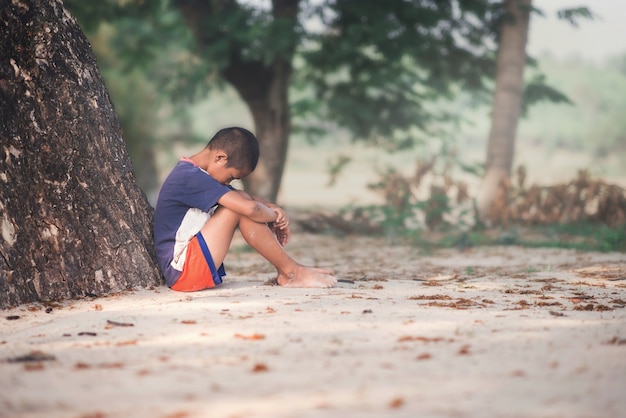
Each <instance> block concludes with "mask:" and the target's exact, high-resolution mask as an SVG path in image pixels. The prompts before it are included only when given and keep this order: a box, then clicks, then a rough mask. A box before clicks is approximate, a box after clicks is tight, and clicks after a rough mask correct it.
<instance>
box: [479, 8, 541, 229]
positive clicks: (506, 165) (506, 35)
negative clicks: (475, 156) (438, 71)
mask: <svg viewBox="0 0 626 418" xmlns="http://www.w3.org/2000/svg"><path fill="white" fill-rule="evenodd" d="M505 4H506V17H505V19H504V21H503V23H502V28H501V32H500V45H499V48H498V57H497V72H496V87H495V93H494V97H493V109H492V113H491V129H490V132H489V140H488V143H487V158H486V164H485V175H484V177H483V180H482V184H481V187H480V190H479V194H478V199H477V207H478V213H479V217H480V218H481V219H482V220H483V221H490V222H497V221H499V220H500V216H501V212H502V209H503V205H505V204H506V202H505V200H506V189H507V184H508V182H509V179H510V177H511V168H512V165H513V157H514V154H515V136H516V132H517V122H518V120H519V117H520V109H521V103H522V94H523V90H524V67H525V66H526V43H527V40H528V26H529V20H530V11H531V6H532V0H506V2H505Z"/></svg>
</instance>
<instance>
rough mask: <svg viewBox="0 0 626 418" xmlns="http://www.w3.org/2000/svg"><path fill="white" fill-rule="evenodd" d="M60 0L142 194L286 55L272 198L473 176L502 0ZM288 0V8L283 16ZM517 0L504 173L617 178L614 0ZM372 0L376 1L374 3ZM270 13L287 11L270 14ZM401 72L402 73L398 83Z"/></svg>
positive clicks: (624, 63)
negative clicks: (521, 29) (242, 71)
mask: <svg viewBox="0 0 626 418" xmlns="http://www.w3.org/2000/svg"><path fill="white" fill-rule="evenodd" d="M513 1H515V0H513ZM65 3H66V6H67V7H68V8H69V9H70V10H71V11H72V12H73V13H74V14H75V15H76V16H77V18H78V20H79V23H80V25H81V27H82V28H83V30H84V31H85V33H86V35H87V36H88V38H89V39H90V42H91V43H92V45H93V47H94V50H95V52H96V55H97V59H98V62H99V65H100V68H101V71H102V74H103V77H104V78H105V82H106V85H107V88H108V90H109V92H110V95H111V97H112V100H113V102H114V105H115V108H116V111H117V113H118V116H119V117H120V120H121V123H122V126H123V129H124V136H125V140H126V142H127V144H128V149H129V152H130V154H131V158H132V160H133V164H134V166H135V173H136V176H137V178H138V181H139V183H140V186H141V187H142V189H143V190H144V191H145V193H146V194H147V196H148V197H149V200H150V201H151V203H153V204H154V202H155V201H156V196H157V193H158V188H159V185H160V183H161V182H162V181H163V179H164V177H165V176H166V175H167V174H168V173H169V171H170V170H171V168H172V167H173V165H174V164H175V163H176V161H177V159H178V158H179V157H181V156H189V155H191V154H193V153H195V152H197V151H198V150H199V149H200V148H201V147H203V146H204V145H205V144H206V142H207V141H208V140H209V139H210V137H211V136H212V135H213V134H214V133H215V132H216V131H217V130H218V129H220V128H222V127H226V126H232V125H238V126H243V127H246V128H248V129H250V130H252V131H255V132H256V133H257V134H258V135H259V120H258V119H259V115H260V114H261V113H259V114H257V115H256V118H257V119H255V115H254V114H253V112H251V107H250V103H251V101H250V100H248V101H246V100H243V99H242V94H243V95H244V96H245V95H246V94H248V95H250V94H252V93H251V91H252V90H254V87H255V85H254V83H255V82H256V80H258V83H257V86H261V85H263V84H264V83H266V78H265V72H266V70H267V71H269V69H271V70H272V71H274V70H275V69H276V68H283V69H284V68H289V71H291V78H290V83H289V84H288V85H287V87H286V91H287V93H285V95H287V94H288V99H287V100H288V103H289V108H288V109H289V112H290V118H291V119H290V127H291V131H290V133H289V134H288V138H287V140H288V146H285V149H284V151H280V150H279V151H277V152H276V154H277V155H279V154H280V153H281V152H285V153H286V154H285V155H286V156H285V159H284V164H285V165H284V173H282V175H279V176H278V177H279V186H278V187H277V191H276V196H275V199H276V200H277V201H278V203H279V204H282V205H284V206H286V207H287V208H291V209H294V210H312V209H316V208H327V209H328V208H330V209H333V210H341V209H342V208H344V209H345V208H347V207H350V208H355V207H369V206H371V205H385V204H391V203H393V196H390V194H389V193H388V192H386V189H388V188H389V185H390V184H392V181H393V179H394V178H395V179H396V180H397V179H399V178H404V179H405V180H406V179H413V180H407V181H414V180H415V177H414V176H416V172H417V173H419V172H420V170H422V171H421V172H422V174H424V173H426V174H428V176H430V180H429V183H426V180H424V179H423V178H420V180H418V181H417V183H413V185H408V186H407V185H405V188H406V193H405V195H403V196H400V198H402V199H404V200H405V201H406V200H411V199H414V200H415V202H416V204H418V206H419V204H422V206H421V208H422V209H424V207H423V204H424V201H426V200H428V199H429V198H432V196H433V189H432V186H433V184H436V183H437V182H438V181H440V182H441V183H442V184H444V185H443V186H442V187H444V188H445V193H447V194H448V197H449V198H450V199H452V197H451V196H452V191H451V190H452V189H451V188H450V185H451V184H455V185H456V186H457V187H456V189H455V190H456V191H455V193H456V194H457V196H458V194H459V193H460V192H462V193H464V194H466V195H468V196H470V197H473V196H475V195H476V194H477V193H478V189H479V187H480V183H481V178H482V175H483V173H484V170H485V160H486V150H487V147H488V137H489V132H490V127H491V125H492V123H493V121H492V119H491V116H492V99H493V91H494V76H495V72H496V56H497V49H498V48H497V47H498V42H499V40H500V36H501V30H502V27H501V20H499V19H501V17H502V15H503V10H504V8H505V6H506V3H507V2H498V1H476V2H458V4H457V2H449V3H450V4H452V5H453V6H452V7H451V8H450V9H449V10H443V11H442V10H438V11H437V12H434V11H433V12H432V13H431V12H429V11H428V10H426V9H424V10H417V11H416V10H414V9H412V8H411V7H413V6H411V7H409V6H407V5H406V4H407V3H414V4H416V3H418V2H402V1H389V2H375V1H374V2H372V1H360V2H359V1H354V0H352V1H350V0H344V1H337V2H332V1H330V2H326V1H322V0H320V1H304V0H302V1H300V2H298V1H275V2H273V3H274V5H272V2H270V1H264V0H256V1H253V0H247V1H239V2H236V1H232V2H231V1H210V0H207V1H204V2H202V1H195V2H194V1H190V0H189V1H148V0H146V1H140V2H139V1H133V0H125V1H121V0H118V1H116V0H109V1H108V2H101V3H97V4H91V3H88V2H80V1H70V0H66V1H65ZM427 3H428V2H427ZM435 3H437V2H435ZM440 3H442V2H440ZM443 3H448V2H443ZM462 3H470V4H472V6H462V5H461V4H462ZM294 5H297V6H298V7H299V9H298V10H299V11H298V14H297V21H296V22H295V23H294V21H293V20H292V21H291V22H290V21H289V19H288V17H289V16H292V15H290V14H289V13H290V12H292V10H291V9H289V7H293V6H294ZM532 6H533V7H534V9H535V10H534V12H533V13H531V15H530V24H529V29H528V42H527V44H526V53H527V55H528V56H529V65H527V66H526V69H525V73H524V80H525V83H527V85H531V84H533V85H535V86H539V87H538V88H537V89H536V90H535V92H537V91H538V92H539V93H536V94H535V95H534V96H531V95H529V96H528V97H525V100H526V99H528V100H527V102H525V103H524V104H523V111H522V114H521V115H520V118H519V121H518V123H517V129H516V137H515V147H514V158H513V164H512V174H511V176H512V177H513V176H515V173H519V171H516V170H518V168H519V167H520V166H523V173H524V174H523V181H525V184H526V187H529V185H532V184H538V185H541V186H545V187H550V186H551V185H558V184H566V183H567V182H568V181H571V180H572V179H575V178H577V177H578V178H580V174H579V172H580V171H581V170H584V171H585V176H587V177H586V178H587V179H591V178H594V179H601V181H602V182H603V183H604V184H614V185H618V186H620V187H624V186H626V118H624V116H623V115H625V114H626V36H624V34H625V33H624V30H623V22H624V21H626V3H624V2H621V1H615V0H589V1H587V2H576V1H573V0H535V1H534V2H533V3H532ZM463 7H467V10H463ZM394 8H395V10H394ZM277 10H278V11H281V13H283V14H282V15H280V14H278V15H277V13H276V12H277ZM568 11H569V12H568ZM461 12H462V13H461ZM388 14H389V15H393V19H386V18H380V16H387V15H388ZM413 14H414V15H413ZM285 16H287V18H285ZM292 17H293V16H292ZM203 19H204V20H203ZM281 19H283V20H281ZM410 19H414V20H415V21H409V20H410ZM429 19H430V21H429ZM433 21H435V22H436V24H432V22H433ZM380 22H387V23H388V22H392V23H393V24H398V22H400V23H399V24H400V26H401V25H406V27H410V25H414V26H415V25H417V26H419V25H422V26H421V28H423V30H422V29H420V30H419V31H416V32H415V34H414V35H413V36H414V42H407V41H405V40H404V38H403V36H404V35H403V33H404V32H406V30H405V29H406V27H405V28H404V29H398V27H393V26H390V25H391V23H390V24H388V25H387V26H384V25H381V24H380ZM442 22H443V23H442ZM445 22H448V23H445ZM449 22H453V23H449ZM280 25H283V26H285V25H287V26H289V25H291V26H289V27H288V28H287V32H280V31H281V30H283V29H284V28H281V26H280ZM207 28H217V29H211V30H207ZM355 28H360V29H358V30H357V29H355ZM385 31H387V32H385ZM446 31H449V33H448V32H446ZM286 34H287V35H286ZM292 35H293V37H294V38H293V39H291V38H290V37H291V36H292ZM416 36H421V38H419V39H418V38H415V37H416ZM429 36H430V37H431V38H429ZM381 39H382V40H381ZM390 40H393V41H394V42H393V43H390ZM431 44H432V45H433V46H432V48H431V49H430V50H426V47H425V46H424V45H431ZM453 44H454V45H453ZM342 48H343V49H342ZM396 49H398V50H399V51H400V50H401V51H400V52H397V51H396ZM437 51H439V52H437ZM229 54H230V55H229ZM393 54H396V55H393ZM233 57H234V59H235V61H237V60H238V62H239V63H240V64H241V63H242V62H243V63H245V64H255V65H257V67H256V70H255V69H254V67H253V66H252V65H250V66H249V70H250V72H249V73H248V75H247V78H248V80H250V81H252V85H246V84H245V83H242V82H241V79H237V76H236V74H234V72H233V71H231V70H232V68H233V64H232V60H231V61H228V60H229V59H233ZM429 57H430V58H429ZM464 59H465V60H466V61H467V62H468V63H471V65H470V67H471V68H465V66H464V64H463V63H464V62H466V61H462V60H464ZM333 60H334V61H333ZM284 61H287V63H288V64H289V65H288V66H287V67H284V64H285V62H284ZM382 62H384V63H385V66H383V64H381V63H382ZM394 62H397V63H401V64H398V65H395V66H391V65H389V64H390V63H394ZM446 62H447V64H446ZM281 65H283V67H280V66H281ZM400 66H401V67H402V68H398V67H400ZM241 68H243V67H241ZM229 71H230V72H229ZM411 77H412V78H411ZM383 78H384V81H380V80H382V79H383ZM344 79H345V80H344ZM361 80H365V81H361ZM390 80H391V81H390ZM233 81H234V82H233ZM344 81H346V82H344ZM400 82H402V83H404V84H401V83H400ZM237 83H239V84H237ZM412 83H413V84H416V85H419V87H417V88H415V89H414V91H412V93H411V94H412V95H411V97H408V95H407V94H406V93H405V92H406V91H408V90H413V87H412ZM361 84H363V85H361ZM407 86H409V87H407ZM272 88H273V87H272ZM359 89H362V90H359ZM268 91H269V90H268ZM341 92H343V93H341ZM268 94H269V93H268ZM341 94H344V96H341ZM350 95H353V96H354V97H352V96H350ZM347 96H350V97H351V101H348V100H344V98H345V97H347ZM535 96H536V97H535ZM248 98H249V97H248ZM366 103H367V104H368V106H369V105H370V104H371V106H370V107H367V106H366V105H365V104H366ZM416 103H417V104H416ZM376 106H378V107H376ZM361 107H363V109H361ZM407 109H409V110H410V111H411V112H413V113H410V112H408V110H407ZM405 110H407V111H406V112H405ZM411 119H412V123H408V122H407V120H411ZM264 132H265V131H264ZM259 137H260V139H261V140H262V141H263V140H264V138H263V137H261V135H259ZM266 153H267V151H266ZM276 158H278V159H280V158H279V157H276ZM429 164H430V165H429ZM279 165H280V164H279ZM424 167H426V168H424ZM402 176H404V177H402ZM438 179H439V180H438ZM420 181H421V183H420ZM518 181H519V180H518ZM396 186H397V184H396ZM398 187H400V188H401V187H402V186H398ZM396 190H397V187H396ZM269 194H270V196H271V192H269ZM396 197H397V196H396ZM622 197H623V193H622ZM420 199H423V201H422V200H420ZM618 223H619V222H618Z"/></svg>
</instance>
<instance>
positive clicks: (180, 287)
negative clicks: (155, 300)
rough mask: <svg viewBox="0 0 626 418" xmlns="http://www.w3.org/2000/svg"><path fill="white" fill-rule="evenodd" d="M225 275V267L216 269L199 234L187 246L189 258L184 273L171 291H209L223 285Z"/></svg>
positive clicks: (184, 266)
mask: <svg viewBox="0 0 626 418" xmlns="http://www.w3.org/2000/svg"><path fill="white" fill-rule="evenodd" d="M225 274H226V272H225V271H224V265H221V266H220V267H219V268H215V263H214V262H213V257H211V253H210V252H209V248H208V247H207V245H206V242H204V238H202V234H200V233H198V234H197V235H196V236H195V237H193V238H192V239H191V241H189V244H188V245H187V258H186V259H185V264H184V265H183V271H182V272H181V273H180V277H179V278H178V280H177V281H176V283H174V284H173V285H172V287H171V289H173V290H177V291H179V292H195V291H198V290H204V289H209V288H211V287H214V286H215V285H217V284H220V283H222V276H224V275H225Z"/></svg>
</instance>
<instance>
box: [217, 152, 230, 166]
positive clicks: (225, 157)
mask: <svg viewBox="0 0 626 418" xmlns="http://www.w3.org/2000/svg"><path fill="white" fill-rule="evenodd" d="M227 161H228V154H226V153H225V152H224V151H217V152H216V153H215V162H216V163H219V162H223V163H225V162H227Z"/></svg>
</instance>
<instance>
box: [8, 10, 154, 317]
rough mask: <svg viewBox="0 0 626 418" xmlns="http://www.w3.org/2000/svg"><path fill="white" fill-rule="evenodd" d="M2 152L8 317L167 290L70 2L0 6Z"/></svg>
mask: <svg viewBox="0 0 626 418" xmlns="http://www.w3.org/2000/svg"><path fill="white" fill-rule="evenodd" d="M0 146H1V147H2V149H1V150H0V152H1V153H2V154H1V158H0V185H1V186H2V187H1V189H0V226H1V231H2V238H1V239H0V253H1V254H0V255H1V257H0V307H1V308H6V307H8V306H12V305H16V304H19V303H25V302H34V301H41V300H52V299H60V298H73V297H80V296H84V295H100V294H103V293H107V292H112V291H120V290H123V289H127V288H132V287H135V286H147V285H154V284H158V283H160V281H161V275H160V272H159V270H158V268H157V264H156V259H155V256H154V248H153V242H152V234H151V227H150V225H151V219H152V208H151V207H150V205H149V204H148V202H147V200H146V197H145V195H144V194H143V193H142V191H141V190H140V188H139V187H138V186H137V183H136V181H135V178H134V176H133V173H132V166H131V163H130V160H129V158H128V154H127V152H126V149H125V146H124V141H123V139H122V133H121V130H120V126H119V122H118V119H117V116H116V115H115V112H114V110H113V106H112V104H111V101H110V99H109V96H108V94H107V91H106V89H105V86H104V83H103V81H102V78H101V77H100V74H99V72H98V69H97V65H96V61H95V57H94V55H93V52H92V50H91V47H90V45H89V43H88V42H87V40H86V38H85V36H84V35H83V33H82V32H81V30H80V28H79V27H78V25H77V23H76V20H75V19H74V18H73V17H72V16H71V15H70V13H69V12H68V11H67V10H66V9H65V8H64V6H63V3H62V2H61V0H3V5H2V7H0Z"/></svg>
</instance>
